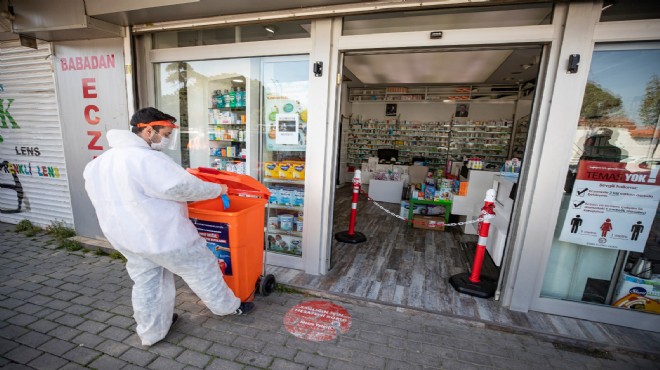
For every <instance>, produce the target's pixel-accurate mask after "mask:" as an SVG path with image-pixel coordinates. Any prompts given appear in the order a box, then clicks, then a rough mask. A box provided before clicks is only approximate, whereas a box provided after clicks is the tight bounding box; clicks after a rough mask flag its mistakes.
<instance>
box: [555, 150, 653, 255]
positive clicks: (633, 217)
mask: <svg viewBox="0 0 660 370" xmlns="http://www.w3.org/2000/svg"><path fill="white" fill-rule="evenodd" d="M658 167H660V166H659V165H657V164H655V165H653V166H652V167H651V168H649V169H639V170H635V171H631V170H629V169H628V168H627V167H626V163H618V162H599V161H581V162H580V164H579V166H578V172H577V176H576V180H575V184H574V186H573V192H572V194H571V199H570V203H569V205H568V211H567V213H566V219H565V221H564V225H563V226H562V230H561V235H560V237H559V240H561V241H565V242H570V243H576V244H581V245H587V246H590V247H600V248H609V249H618V250H628V251H633V252H643V251H644V247H645V245H646V240H647V239H648V237H649V232H650V230H651V225H652V224H653V219H654V217H655V214H656V210H657V208H658V202H659V201H660V176H658Z"/></svg>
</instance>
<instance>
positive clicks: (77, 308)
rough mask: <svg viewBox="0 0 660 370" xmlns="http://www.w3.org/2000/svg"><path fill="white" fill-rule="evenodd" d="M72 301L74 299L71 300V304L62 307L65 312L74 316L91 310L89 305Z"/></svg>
mask: <svg viewBox="0 0 660 370" xmlns="http://www.w3.org/2000/svg"><path fill="white" fill-rule="evenodd" d="M74 301H75V299H74V300H73V301H71V302H72V303H74V304H73V305H71V306H69V307H67V308H65V309H64V311H65V312H68V313H70V314H72V315H76V316H82V315H84V314H86V313H88V312H89V311H91V310H93V308H91V307H88V306H84V305H82V304H80V303H76V302H74Z"/></svg>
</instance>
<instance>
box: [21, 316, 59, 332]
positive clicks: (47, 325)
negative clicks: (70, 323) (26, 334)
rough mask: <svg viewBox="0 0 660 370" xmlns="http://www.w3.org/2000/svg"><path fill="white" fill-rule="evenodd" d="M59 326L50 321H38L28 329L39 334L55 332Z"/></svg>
mask: <svg viewBox="0 0 660 370" xmlns="http://www.w3.org/2000/svg"><path fill="white" fill-rule="evenodd" d="M57 326H58V324H56V323H54V322H52V321H50V320H44V319H41V320H38V321H35V322H33V323H32V324H30V325H28V326H27V327H28V328H29V329H31V330H36V331H38V332H39V333H44V334H45V333H48V332H49V331H51V330H53V329H54V328H56V327H57Z"/></svg>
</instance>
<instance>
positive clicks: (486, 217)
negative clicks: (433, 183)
mask: <svg viewBox="0 0 660 370" xmlns="http://www.w3.org/2000/svg"><path fill="white" fill-rule="evenodd" d="M360 193H362V194H364V196H365V197H367V199H368V200H369V201H371V202H373V204H375V205H376V207H378V208H380V209H381V210H382V211H383V212H385V213H387V214H388V215H390V216H394V217H396V218H398V219H399V220H402V221H405V222H410V223H412V224H414V223H415V222H417V223H418V224H419V223H421V222H419V221H415V220H408V219H407V218H405V217H401V215H398V214H396V213H394V212H392V211H390V210H388V209H387V208H385V207H383V206H382V205H380V204H379V203H378V202H376V201H375V200H373V199H371V197H369V194H368V193H367V192H365V191H364V190H363V189H362V187H360ZM446 211H447V210H446V208H445V212H446ZM493 217H494V215H491V214H489V213H488V212H486V211H485V210H483V209H482V210H481V217H479V218H477V219H475V220H471V221H465V222H453V223H448V224H444V225H445V227H449V226H463V225H468V224H476V223H478V222H481V221H483V220H485V219H492V218H493ZM423 223H426V222H423Z"/></svg>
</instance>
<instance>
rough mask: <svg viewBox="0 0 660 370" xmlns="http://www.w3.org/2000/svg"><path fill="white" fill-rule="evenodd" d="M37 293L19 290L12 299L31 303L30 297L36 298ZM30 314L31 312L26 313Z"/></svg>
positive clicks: (13, 294)
mask: <svg viewBox="0 0 660 370" xmlns="http://www.w3.org/2000/svg"><path fill="white" fill-rule="evenodd" d="M35 295H36V293H34V292H31V291H28V290H22V289H19V290H17V291H15V292H13V293H12V294H11V296H12V298H15V299H20V300H22V301H29V300H30V297H32V296H35ZM26 313H29V312H26Z"/></svg>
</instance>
